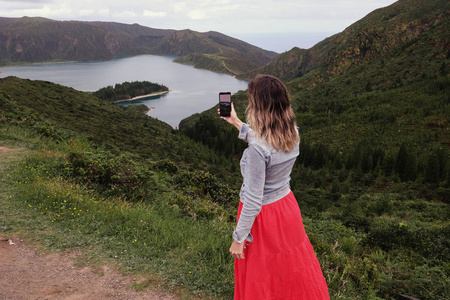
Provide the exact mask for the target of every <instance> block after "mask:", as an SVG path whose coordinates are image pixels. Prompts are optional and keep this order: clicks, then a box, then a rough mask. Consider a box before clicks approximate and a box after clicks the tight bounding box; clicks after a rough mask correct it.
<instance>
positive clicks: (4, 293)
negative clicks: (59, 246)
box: [0, 237, 177, 300]
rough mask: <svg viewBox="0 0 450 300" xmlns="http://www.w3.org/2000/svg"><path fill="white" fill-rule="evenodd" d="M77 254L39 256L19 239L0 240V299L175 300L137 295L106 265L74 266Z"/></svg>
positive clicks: (126, 278)
mask: <svg viewBox="0 0 450 300" xmlns="http://www.w3.org/2000/svg"><path fill="white" fill-rule="evenodd" d="M80 255H81V252H79V253H77V252H72V253H63V254H60V253H52V254H45V255H43V254H39V253H38V252H37V251H36V250H34V249H30V248H29V247H28V246H27V245H25V244H24V242H23V241H21V240H19V239H15V238H11V239H9V238H6V237H0V299H1V300H6V299H8V300H9V299H14V300H15V299H17V300H19V299H33V300H35V299H40V300H41V299H42V300H44V299H65V300H73V299H149V300H153V299H163V300H175V299H177V298H176V297H175V296H173V295H170V294H166V293H162V292H158V291H153V290H150V288H146V289H144V290H143V291H140V292H137V291H136V290H135V289H133V288H132V287H131V285H132V284H133V283H135V282H136V281H135V280H134V279H133V278H131V277H129V276H123V275H121V274H120V273H118V272H116V271H114V270H112V269H111V268H109V267H107V266H102V267H99V268H95V269H94V268H92V267H86V266H83V267H78V266H75V264H74V262H75V260H76V258H77V257H78V256H80Z"/></svg>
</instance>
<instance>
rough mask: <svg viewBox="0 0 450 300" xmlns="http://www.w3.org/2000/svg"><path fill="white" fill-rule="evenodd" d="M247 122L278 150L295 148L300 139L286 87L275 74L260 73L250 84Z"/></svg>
mask: <svg viewBox="0 0 450 300" xmlns="http://www.w3.org/2000/svg"><path fill="white" fill-rule="evenodd" d="M248 102H249V104H248V106H247V110H246V111H245V112H246V114H247V123H248V124H249V125H250V127H251V128H252V130H253V131H254V132H255V133H256V134H257V135H258V137H259V138H262V139H264V140H266V142H267V143H268V144H270V145H271V146H272V147H274V148H275V149H276V150H285V151H292V150H293V149H294V146H295V144H297V143H298V142H299V141H300V137H299V135H298V131H297V125H296V123H295V114H294V111H293V110H292V107H291V101H290V99H289V94H288V92H287V89H286V86H285V85H284V84H283V83H282V82H281V81H280V80H279V79H278V78H276V77H273V76H270V75H258V76H256V77H255V78H254V79H253V80H251V81H250V82H249V83H248Z"/></svg>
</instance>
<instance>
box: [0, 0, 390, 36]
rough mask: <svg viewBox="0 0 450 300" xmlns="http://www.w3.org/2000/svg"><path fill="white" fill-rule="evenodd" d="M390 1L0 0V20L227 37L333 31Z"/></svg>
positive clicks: (343, 27)
mask: <svg viewBox="0 0 450 300" xmlns="http://www.w3.org/2000/svg"><path fill="white" fill-rule="evenodd" d="M394 2H395V0H372V1H361V0H258V1H255V0H196V1H192V0H191V1H188V0H152V1H148V0H126V1H124V0H95V1H92V0H0V16H4V17H22V16H25V15H26V16H40V17H46V18H51V19H56V20H83V21H115V22H122V23H128V24H133V23H139V24H141V25H144V26H149V27H153V28H161V29H167V28H172V29H185V28H190V29H192V30H196V31H209V30H214V31H220V32H223V33H225V34H231V33H241V32H244V33H245V32H247V33H251V32H253V33H264V32H271V33H273V32H294V31H295V32H336V33H337V32H339V31H342V30H344V29H345V27H347V26H349V25H351V24H352V23H354V22H356V21H357V20H359V19H361V18H362V17H364V16H365V15H367V14H368V13H370V12H371V11H373V10H374V9H377V8H380V7H383V6H387V5H389V4H392V3H394Z"/></svg>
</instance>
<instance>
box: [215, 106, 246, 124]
mask: <svg viewBox="0 0 450 300" xmlns="http://www.w3.org/2000/svg"><path fill="white" fill-rule="evenodd" d="M217 113H218V114H219V115H220V109H218V110H217ZM220 118H221V119H224V120H225V121H227V122H228V123H230V124H231V125H234V127H236V128H237V130H239V131H240V130H241V126H242V121H241V120H240V119H239V118H238V116H237V113H236V111H235V110H234V104H233V102H231V113H230V116H229V117H220Z"/></svg>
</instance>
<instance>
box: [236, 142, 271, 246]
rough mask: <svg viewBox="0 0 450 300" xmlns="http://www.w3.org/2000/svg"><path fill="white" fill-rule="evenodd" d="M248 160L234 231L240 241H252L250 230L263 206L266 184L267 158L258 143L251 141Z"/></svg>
mask: <svg viewBox="0 0 450 300" xmlns="http://www.w3.org/2000/svg"><path fill="white" fill-rule="evenodd" d="M247 151H248V153H247V160H246V166H245V171H244V174H243V175H244V184H243V185H242V190H241V202H242V203H243V207H242V211H241V214H240V216H239V221H238V223H237V226H236V228H235V230H234V232H233V239H234V240H235V241H237V242H238V243H242V242H243V241H244V240H248V241H250V242H251V241H252V240H253V237H252V236H251V234H250V231H251V229H252V226H253V222H254V221H255V218H256V216H257V215H258V214H259V212H260V211H261V208H262V198H263V194H264V184H265V179H266V159H265V157H264V155H263V153H262V151H261V149H259V147H258V145H257V144H255V143H251V144H250V145H249V147H248V149H247Z"/></svg>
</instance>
